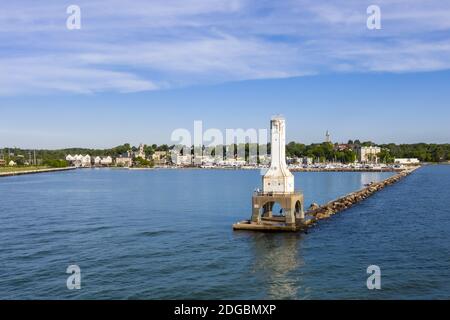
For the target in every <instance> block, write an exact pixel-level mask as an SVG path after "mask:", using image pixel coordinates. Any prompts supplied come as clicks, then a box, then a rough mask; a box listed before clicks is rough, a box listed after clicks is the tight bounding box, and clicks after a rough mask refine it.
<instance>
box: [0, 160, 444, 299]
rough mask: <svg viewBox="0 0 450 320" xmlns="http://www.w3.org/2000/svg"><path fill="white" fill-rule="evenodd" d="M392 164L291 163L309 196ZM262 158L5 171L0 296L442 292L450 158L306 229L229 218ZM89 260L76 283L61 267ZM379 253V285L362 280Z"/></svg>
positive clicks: (255, 182)
mask: <svg viewBox="0 0 450 320" xmlns="http://www.w3.org/2000/svg"><path fill="white" fill-rule="evenodd" d="M389 175H390V174H389V173H296V174H295V176H296V185H297V187H299V188H301V189H302V190H303V191H304V193H305V204H306V206H309V204H310V203H312V202H317V203H324V202H326V201H329V200H332V199H334V198H337V197H339V196H342V195H345V194H347V193H349V192H351V191H355V190H358V189H361V188H362V187H363V185H364V184H366V183H368V182H371V181H378V180H382V179H384V178H386V177H388V176H389ZM259 185H260V175H259V172H258V171H233V170H153V171H134V170H114V169H82V170H75V171H70V172H58V173H43V174H36V175H24V176H16V177H5V178H0V299H357V298H361V299H415V298H421V299H422V298H423V299H448V298H450V269H449V267H450V196H449V190H450V166H428V167H424V168H422V169H420V170H418V171H416V172H415V173H413V174H412V175H410V176H408V177H407V178H405V179H404V180H402V181H400V182H399V183H397V184H395V185H393V186H390V187H388V188H386V189H384V190H382V191H380V192H379V193H377V194H375V195H374V196H373V197H371V198H369V199H368V200H366V201H364V202H362V203H360V204H358V205H357V206H355V207H353V208H351V209H350V210H347V211H345V212H343V213H341V214H338V215H336V216H333V217H332V218H331V219H329V220H326V221H321V222H320V223H319V224H318V225H317V226H316V228H313V229H311V230H310V231H309V232H308V234H264V233H251V232H233V231H232V228H231V225H232V224H233V223H234V222H236V221H239V220H243V219H248V218H249V217H250V213H251V195H252V191H253V190H254V189H255V187H258V186H259ZM71 264H76V265H79V266H80V268H81V275H82V278H81V279H82V282H81V286H82V288H81V290H75V291H70V290H68V289H67V287H66V279H67V277H68V274H66V273H65V272H66V268H67V267H68V266H69V265H71ZM370 265H378V266H379V267H380V268H381V273H382V290H380V291H369V290H368V289H367V287H366V280H367V277H368V275H367V273H366V270H367V267H368V266H370Z"/></svg>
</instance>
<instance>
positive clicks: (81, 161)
mask: <svg viewBox="0 0 450 320" xmlns="http://www.w3.org/2000/svg"><path fill="white" fill-rule="evenodd" d="M66 160H67V161H68V162H69V163H70V164H71V165H73V166H75V167H90V166H91V156H90V155H88V154H87V155H85V156H83V155H81V154H76V155H74V156H71V155H70V154H69V155H67V156H66Z"/></svg>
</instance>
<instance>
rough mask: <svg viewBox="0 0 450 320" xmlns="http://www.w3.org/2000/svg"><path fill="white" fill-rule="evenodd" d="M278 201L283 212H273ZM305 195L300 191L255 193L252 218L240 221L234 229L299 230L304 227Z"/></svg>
mask: <svg viewBox="0 0 450 320" xmlns="http://www.w3.org/2000/svg"><path fill="white" fill-rule="evenodd" d="M276 203H278V204H279V205H280V207H281V208H282V212H281V213H278V212H275V213H274V212H273V211H272V210H273V207H274V205H275V204H276ZM304 221H305V213H304V197H303V194H302V193H300V192H292V193H255V194H254V195H253V198H252V217H251V220H246V221H242V222H238V223H236V224H234V225H233V229H234V230H252V231H299V230H301V229H302V228H303V227H304Z"/></svg>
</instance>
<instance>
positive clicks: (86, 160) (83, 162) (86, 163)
mask: <svg viewBox="0 0 450 320" xmlns="http://www.w3.org/2000/svg"><path fill="white" fill-rule="evenodd" d="M91 165H92V162H91V156H90V155H88V154H87V155H85V156H84V157H82V159H81V166H82V167H90V166H91Z"/></svg>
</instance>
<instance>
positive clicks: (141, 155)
mask: <svg viewBox="0 0 450 320" xmlns="http://www.w3.org/2000/svg"><path fill="white" fill-rule="evenodd" d="M134 157H135V158H142V159H146V157H145V151H144V145H143V144H142V143H141V144H139V149H138V151H136V152H135V153H134Z"/></svg>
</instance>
